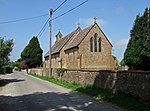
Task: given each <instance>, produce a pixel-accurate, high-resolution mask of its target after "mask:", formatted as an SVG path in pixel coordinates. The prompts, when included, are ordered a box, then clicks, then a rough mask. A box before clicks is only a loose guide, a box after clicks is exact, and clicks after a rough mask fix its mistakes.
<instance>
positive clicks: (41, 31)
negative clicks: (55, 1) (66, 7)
mask: <svg viewBox="0 0 150 111" xmlns="http://www.w3.org/2000/svg"><path fill="white" fill-rule="evenodd" d="M65 2H67V0H64V1H63V2H62V3H61V4H60V5H59V6H58V7H57V8H56V9H55V10H54V11H53V13H55V12H56V11H57V10H58V9H59V8H60V7H61V6H62V5H63V4H64V3H65ZM49 21H50V18H48V20H47V21H46V23H45V24H44V26H43V27H42V29H41V30H40V32H39V33H38V35H37V36H38V37H41V36H42V34H43V32H44V31H45V29H46V26H47V23H48V22H49Z"/></svg>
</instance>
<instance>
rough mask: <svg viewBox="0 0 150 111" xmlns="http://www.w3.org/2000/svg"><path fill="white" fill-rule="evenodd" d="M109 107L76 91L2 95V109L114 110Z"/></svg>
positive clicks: (50, 110)
mask: <svg viewBox="0 0 150 111" xmlns="http://www.w3.org/2000/svg"><path fill="white" fill-rule="evenodd" d="M101 108H102V109H101ZM109 108H110V107H109ZM109 108H108V107H106V104H105V105H104V104H103V103H97V102H95V101H92V100H90V99H88V98H85V96H84V97H82V95H79V94H76V93H75V92H70V93H58V92H47V93H41V92H37V93H33V94H28V95H23V96H15V97H12V96H0V111H60V110H61V111H75V110H76V111H78V110H80V111H93V110H94V111H112V109H109ZM113 111H116V110H113Z"/></svg>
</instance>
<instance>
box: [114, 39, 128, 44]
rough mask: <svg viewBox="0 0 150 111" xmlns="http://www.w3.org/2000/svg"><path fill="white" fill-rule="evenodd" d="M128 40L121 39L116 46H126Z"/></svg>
mask: <svg viewBox="0 0 150 111" xmlns="http://www.w3.org/2000/svg"><path fill="white" fill-rule="evenodd" d="M128 41H129V38H122V39H120V40H118V41H117V42H116V45H117V46H127V44H128Z"/></svg>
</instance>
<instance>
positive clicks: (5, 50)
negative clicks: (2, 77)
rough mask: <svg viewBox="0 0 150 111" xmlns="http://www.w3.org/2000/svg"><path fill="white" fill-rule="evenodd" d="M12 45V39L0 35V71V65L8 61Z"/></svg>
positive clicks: (0, 67) (0, 66) (0, 68)
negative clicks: (5, 38)
mask: <svg viewBox="0 0 150 111" xmlns="http://www.w3.org/2000/svg"><path fill="white" fill-rule="evenodd" d="M13 45H14V43H13V39H8V40H4V38H1V37H0V72H1V71H2V67H3V66H4V65H5V64H7V62H8V61H9V56H10V52H11V51H12V49H13Z"/></svg>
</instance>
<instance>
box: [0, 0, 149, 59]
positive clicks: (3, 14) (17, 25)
mask: <svg viewBox="0 0 150 111" xmlns="http://www.w3.org/2000/svg"><path fill="white" fill-rule="evenodd" d="M63 1H64V0H0V37H4V38H5V39H10V38H12V39H14V43H15V45H14V49H13V51H12V53H11V56H10V59H11V61H15V60H17V59H18V58H20V53H21V52H22V50H23V48H24V47H25V46H26V45H27V44H28V42H29V40H30V39H31V38H32V37H33V36H37V35H38V33H39V32H40V30H41V29H42V27H43V25H44V24H45V22H46V21H47V19H48V18H49V10H50V8H53V9H56V8H57V7H58V6H59V5H60V4H61V3H62V2H63ZM84 1H85V0H67V2H66V3H65V4H64V5H63V6H62V7H60V8H59V9H58V10H57V11H56V12H55V13H54V14H53V18H55V17H57V16H59V15H60V14H63V13H65V12H66V11H68V10H70V9H71V8H73V7H75V6H77V5H78V4H80V3H82V2H84ZM148 6H150V0H88V2H86V3H85V4H84V5H82V6H80V7H78V8H77V9H75V10H73V11H72V12H70V13H68V14H66V15H64V16H62V17H60V18H58V19H56V20H54V21H53V24H52V35H53V38H52V40H53V43H54V41H55V35H56V34H57V32H58V30H59V29H60V31H61V32H62V34H63V36H65V35H66V34H68V33H70V32H71V31H73V30H74V29H75V28H76V27H77V24H78V23H80V25H81V28H82V29H84V28H86V27H87V26H89V25H91V24H92V23H93V18H94V17H96V18H97V22H98V24H99V26H100V28H101V29H102V30H103V32H104V33H105V34H106V36H107V37H108V39H109V40H110V41H111V43H112V44H113V55H114V56H116V57H117V58H118V59H119V60H121V59H122V58H123V54H124V51H125V49H126V45H127V43H128V40H129V38H130V30H131V28H132V26H133V24H134V20H135V18H136V15H137V14H142V13H143V12H144V9H145V8H146V7H148ZM41 15H42V16H41ZM36 16H41V17H38V18H36V19H30V20H21V21H17V22H9V21H14V20H20V19H26V18H32V17H36ZM7 22H9V23H7ZM39 42H40V45H41V47H42V49H43V51H44V53H43V55H44V54H45V53H46V52H47V50H48V47H49V27H48V24H47V27H46V29H45V31H44V32H43V33H42V35H41V36H40V37H39Z"/></svg>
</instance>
